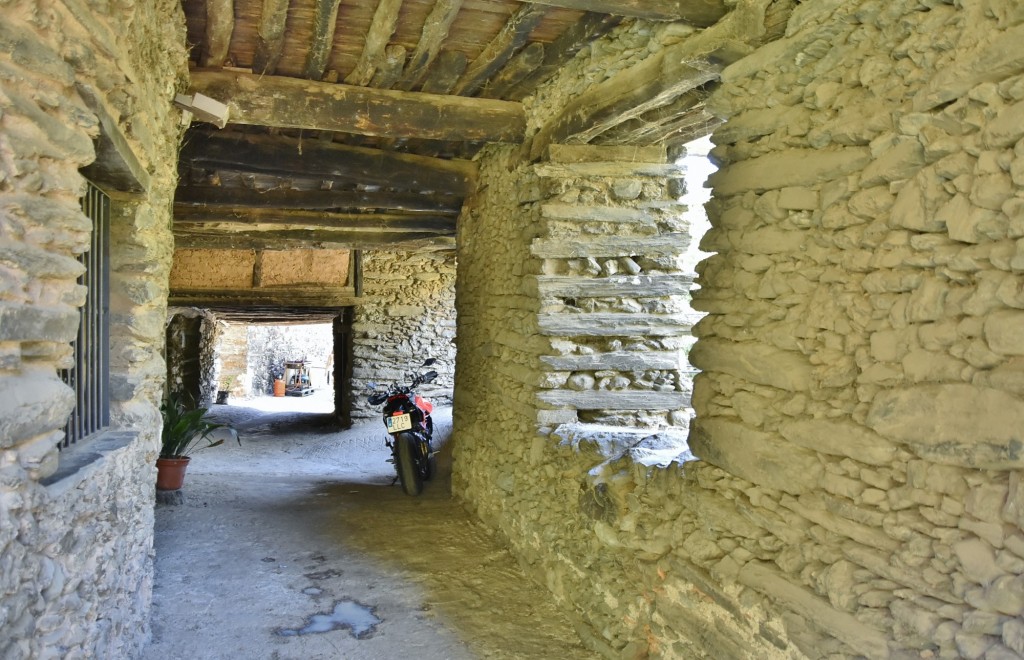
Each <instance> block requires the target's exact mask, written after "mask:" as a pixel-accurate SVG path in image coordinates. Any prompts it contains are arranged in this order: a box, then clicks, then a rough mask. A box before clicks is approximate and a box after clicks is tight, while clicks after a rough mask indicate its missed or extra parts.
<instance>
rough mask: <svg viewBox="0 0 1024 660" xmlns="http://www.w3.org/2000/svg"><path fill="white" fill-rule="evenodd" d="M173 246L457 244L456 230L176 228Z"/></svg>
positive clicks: (356, 247) (253, 247)
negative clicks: (230, 231) (235, 230)
mask: <svg viewBox="0 0 1024 660" xmlns="http://www.w3.org/2000/svg"><path fill="white" fill-rule="evenodd" d="M174 247H175V248H191V249H197V250H199V249H207V250H338V249H349V250H373V249H382V248H384V249H387V248H392V249H402V250H415V249H424V248H430V249H441V250H449V249H454V248H455V236H454V232H453V234H452V235H451V236H444V235H437V234H424V233H423V232H401V233H400V232H395V233H381V232H373V231H370V232H339V231H334V232H331V231H319V232H310V231H308V230H305V229H303V230H298V231H292V230H287V231H283V232H282V231H279V232H260V233H259V235H258V236H253V235H250V234H243V233H235V234H225V233H224V232H208V233H207V232H202V233H194V232H182V233H177V232H176V233H175V234H174Z"/></svg>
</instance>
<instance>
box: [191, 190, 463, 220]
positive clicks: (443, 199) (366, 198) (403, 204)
mask: <svg viewBox="0 0 1024 660" xmlns="http://www.w3.org/2000/svg"><path fill="white" fill-rule="evenodd" d="M174 203H175V205H183V206H208V207H221V206H227V207H236V208H237V207H247V206H253V207H261V208H276V209H309V210H327V209H391V210H396V211H419V212H429V213H437V214H442V215H457V214H458V212H459V209H461V208H462V198H461V197H456V196H454V195H421V194H418V193H415V192H389V191H374V192H369V191H365V190H291V189H286V188H277V189H274V190H266V191H260V190H253V189H252V188H237V187H227V186H178V188H177V190H176V191H175V193H174Z"/></svg>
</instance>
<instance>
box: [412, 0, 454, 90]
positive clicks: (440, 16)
mask: <svg viewBox="0 0 1024 660" xmlns="http://www.w3.org/2000/svg"><path fill="white" fill-rule="evenodd" d="M461 8H462V0H437V1H436V2H435V3H434V7H433V9H431V10H430V14H429V15H428V16H427V19H426V20H425V21H424V22H423V31H422V32H421V33H420V40H419V42H418V43H417V44H416V49H415V50H413V52H412V55H410V56H409V62H408V63H407V64H406V65H405V71H404V72H403V73H402V78H401V79H400V80H399V81H398V83H397V85H396V87H397V88H398V89H401V90H405V91H409V90H411V89H413V88H414V87H416V85H418V84H419V83H420V81H421V80H422V79H423V76H424V74H425V73H426V72H427V69H428V68H429V67H430V65H431V63H432V62H433V61H434V58H435V57H437V53H438V52H439V51H440V50H441V44H442V43H444V40H445V39H446V38H447V37H448V30H449V29H451V26H452V23H453V22H454V21H455V17H456V16H458V15H459V10H460V9H461Z"/></svg>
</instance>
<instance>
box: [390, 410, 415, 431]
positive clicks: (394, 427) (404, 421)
mask: <svg viewBox="0 0 1024 660" xmlns="http://www.w3.org/2000/svg"><path fill="white" fill-rule="evenodd" d="M385 423H386V424H387V425H388V433H398V432H399V431H408V430H409V429H411V428H412V415H408V414H406V415H395V416H394V417H388V418H387V420H386V422H385Z"/></svg>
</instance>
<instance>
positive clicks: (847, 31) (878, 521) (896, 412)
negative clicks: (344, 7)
mask: <svg viewBox="0 0 1024 660" xmlns="http://www.w3.org/2000/svg"><path fill="white" fill-rule="evenodd" d="M1022 30H1024V11H1022V10H1021V8H1020V5H1019V3H1016V2H1010V1H1009V0H1002V1H1000V0H993V1H992V2H988V3H983V4H975V5H971V6H970V7H959V6H954V5H952V4H947V3H944V2H928V3H920V2H839V1H838V0H822V1H819V2H811V3H803V4H802V5H800V6H799V7H798V9H797V10H796V11H795V12H794V14H793V17H792V19H791V21H790V24H789V27H788V30H787V34H786V36H785V38H783V39H782V40H780V41H778V42H775V43H773V44H771V45H769V46H766V47H764V48H761V49H759V50H758V51H756V52H755V53H754V54H753V55H752V56H750V57H748V58H746V59H744V60H741V61H740V62H738V63H737V64H735V65H733V66H732V67H730V68H729V69H727V70H726V72H725V73H724V75H723V80H724V84H723V86H722V88H721V89H720V90H719V91H718V92H717V94H716V96H715V97H714V99H713V107H714V109H715V111H716V112H717V113H719V114H721V115H722V116H723V117H725V118H727V120H728V121H727V122H726V124H725V125H724V126H723V127H722V128H721V129H720V130H719V131H717V132H716V134H715V136H714V140H715V142H716V144H717V145H718V147H717V148H716V150H715V152H714V154H713V157H714V158H715V159H716V160H717V161H718V162H719V163H720V164H721V165H722V168H721V170H720V171H719V173H718V174H716V175H715V176H714V177H713V179H712V184H713V187H714V195H715V198H714V199H713V201H712V203H711V205H710V208H709V211H710V216H711V221H712V225H713V229H712V230H711V232H709V233H708V235H707V236H706V237H705V238H704V240H703V242H702V247H703V248H704V249H705V250H708V251H713V252H715V253H717V254H716V255H715V256H713V257H711V258H710V259H708V260H707V261H705V262H704V263H702V264H701V266H700V268H699V271H698V272H699V279H698V284H699V286H700V289H699V290H698V291H697V292H695V293H694V306H695V307H696V308H698V309H701V310H703V311H706V312H708V314H709V315H708V317H707V318H706V319H704V320H702V321H701V322H700V323H699V324H698V325H697V326H696V327H695V329H694V333H695V334H696V335H698V341H697V344H696V346H695V348H694V350H693V353H692V354H691V358H692V361H693V362H694V364H695V365H696V366H698V367H699V368H701V369H702V370H703V373H702V374H701V375H700V376H698V378H697V382H696V384H695V387H694V394H693V407H694V409H695V410H696V420H695V423H694V424H693V426H692V428H691V433H690V441H691V448H692V450H693V453H694V454H696V455H697V457H698V458H699V459H701V460H698V461H688V462H684V463H679V462H672V463H669V462H668V461H667V460H664V459H666V458H668V457H667V456H665V457H659V456H658V450H659V448H660V447H661V446H662V441H661V438H660V437H658V436H654V437H653V438H647V439H645V440H644V441H643V442H639V443H638V442H637V436H636V435H631V434H629V433H626V432H617V431H616V430H615V429H607V430H606V431H605V432H603V433H595V432H594V431H593V430H592V429H588V428H585V427H580V426H578V425H564V426H560V427H556V428H554V429H546V428H544V427H543V426H542V427H541V428H540V429H538V427H537V421H538V419H539V415H540V414H541V409H542V408H544V406H542V405H539V404H538V403H537V402H536V401H535V400H533V399H532V397H531V396H529V394H530V393H531V392H533V391H536V390H538V389H542V385H543V382H534V381H532V380H531V379H533V378H535V377H536V376H537V375H538V374H540V373H541V372H542V367H541V366H540V365H541V364H542V362H541V360H540V357H541V356H542V355H543V351H544V350H545V347H544V346H543V345H542V344H539V343H538V342H539V336H538V330H539V326H538V325H537V324H536V323H537V318H538V314H539V313H540V312H541V305H542V297H541V296H539V295H537V294H534V293H531V292H530V291H528V290H527V289H526V288H524V287H525V284H524V282H525V281H526V279H525V278H524V277H523V276H524V275H530V274H539V273H540V270H538V268H539V267H540V266H539V265H538V264H537V262H536V261H531V259H530V258H531V252H530V245H531V242H532V241H533V239H534V238H536V237H538V236H539V235H540V231H541V227H542V219H541V218H540V217H539V214H538V210H537V209H535V208H534V207H533V206H532V205H531V204H530V203H526V204H521V203H520V202H521V201H523V200H522V199H521V198H520V195H522V194H523V192H522V191H528V190H529V189H530V186H531V185H533V184H535V183H536V182H535V181H534V180H532V179H531V177H530V175H529V174H528V173H527V172H526V166H524V165H523V164H521V163H519V162H518V161H517V160H516V158H515V157H514V155H512V154H510V153H505V152H501V153H497V152H491V153H489V154H487V155H486V156H485V157H484V160H483V161H482V162H481V188H482V190H481V192H480V193H479V195H480V197H481V200H482V203H483V207H486V208H488V209H489V210H488V211H487V212H485V213H481V214H480V215H478V216H472V215H471V216H468V217H467V216H466V215H464V216H463V218H462V219H461V220H460V235H459V239H460V240H459V244H460V255H459V300H458V309H459V365H458V378H457V383H458V390H457V394H456V403H457V406H456V428H455V438H456V442H457V444H456V447H455V452H456V453H455V458H456V464H455V469H456V473H455V476H454V480H453V485H454V488H455V491H456V493H457V494H459V495H460V496H461V497H463V498H464V499H465V500H466V501H467V504H468V505H469V506H470V507H471V508H473V509H474V510H475V511H477V512H478V513H479V514H480V515H481V517H482V518H483V519H484V520H485V521H487V522H488V523H490V524H492V525H493V526H494V527H496V528H498V529H499V530H501V531H502V532H503V533H504V534H505V535H507V537H508V538H509V541H510V543H511V545H512V546H513V548H514V551H515V552H516V554H517V556H518V557H519V558H520V560H521V561H522V563H523V564H524V565H525V566H526V567H527V568H528V569H530V570H531V572H532V573H533V574H534V575H536V576H537V577H538V579H540V580H542V581H543V582H544V583H546V584H547V585H548V587H549V588H550V589H551V590H552V592H553V593H554V594H555V595H556V597H557V598H558V599H559V600H560V601H562V602H564V603H565V605H566V607H567V609H570V610H572V611H573V612H575V613H576V616H578V621H577V624H578V630H579V632H580V634H581V637H582V638H583V639H584V641H585V642H586V643H587V644H588V645H589V646H591V647H592V648H594V649H596V650H599V651H600V652H602V653H603V654H604V655H606V656H608V657H645V655H646V656H652V657H758V658H762V657H765V658H767V657H803V656H807V657H815V658H817V657H851V656H865V657H871V658H885V657H968V658H980V657H984V658H1010V657H1019V656H1020V655H1024V626H1022V624H1021V620H1022V615H1024V596H1022V594H1024V531H1022V525H1024V518H1022V514H1021V511H1022V510H1024V500H1022V497H1024V485H1022V484H1021V474H1022V471H1021V468H1022V467H1024V464H1022V458H1021V453H1020V447H1021V444H1020V442H1021V441H1020V428H1021V422H1022V419H1021V416H1022V415H1024V402H1022V399H1021V397H1022V396H1024V386H1022V385H1021V383H1022V380H1021V376H1020V375H1021V373H1022V371H1021V365H1020V364H1019V362H1020V356H1021V355H1024V349H1022V348H1021V342H1022V341H1024V333H1022V331H1021V328H1024V313H1022V312H1021V310H1022V309H1024V302H1022V299H1021V296H1020V290H1021V274H1020V273H1021V263H1024V262H1022V261H1021V259H1020V257H1019V255H1018V252H1019V249H1020V248H1019V247H1018V245H1017V243H1018V242H1019V240H1020V238H1021V236H1024V231H1022V230H1021V227H1020V223H1021V218H1022V209H1024V201H1022V200H1024V178H1022V176H1021V172H1022V171H1024V170H1022V169H1021V167H1020V165H1019V163H1021V162H1024V161H1022V157H1024V151H1022V146H1021V145H1022V144H1024V142H1022V138H1024V121H1022V119H1024V117H1022V114H1021V108H1022V107H1024V57H1022V53H1024V51H1022V50H1021V49H1020V43H1021V39H1022V37H1024V31H1022ZM527 194H529V193H527ZM534 199H537V198H536V197H535V198H534ZM527 201H528V202H529V201H532V200H529V198H528V199H527ZM583 204H585V203H583ZM477 206H478V207H480V206H481V205H477ZM612 303H613V304H614V301H612ZM548 431H551V432H550V433H548Z"/></svg>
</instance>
